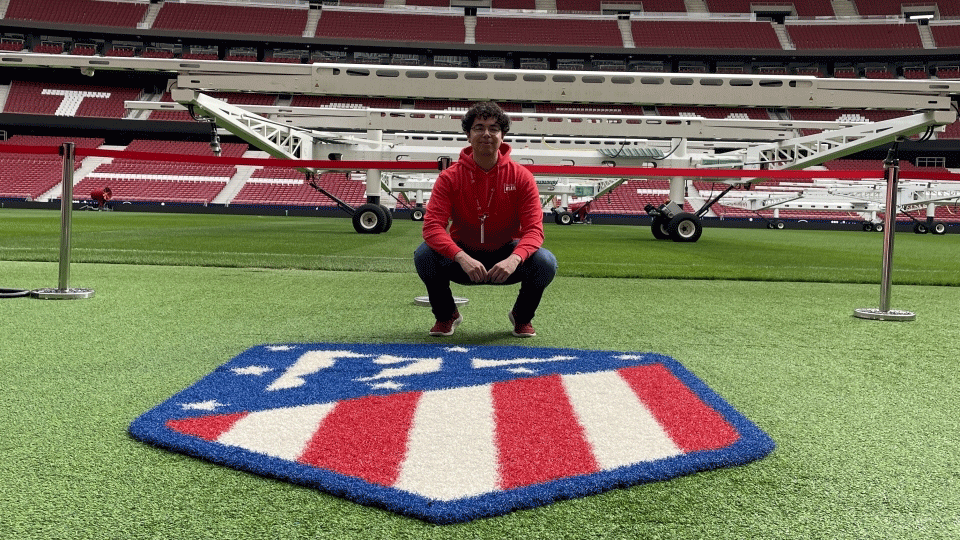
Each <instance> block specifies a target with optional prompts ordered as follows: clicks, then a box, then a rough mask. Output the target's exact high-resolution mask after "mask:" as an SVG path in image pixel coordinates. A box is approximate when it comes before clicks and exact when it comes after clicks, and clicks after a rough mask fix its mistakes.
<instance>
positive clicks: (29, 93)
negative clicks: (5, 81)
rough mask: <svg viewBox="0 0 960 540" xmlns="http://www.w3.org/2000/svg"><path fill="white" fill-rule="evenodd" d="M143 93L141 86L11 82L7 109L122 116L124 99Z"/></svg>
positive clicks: (95, 115) (5, 110) (52, 113)
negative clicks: (123, 86)
mask: <svg viewBox="0 0 960 540" xmlns="http://www.w3.org/2000/svg"><path fill="white" fill-rule="evenodd" d="M141 92H142V90H141V89H140V88H122V87H108V86H97V85H89V86H88V85H80V84H67V83H52V82H45V83H40V82H33V81H12V83H11V85H10V93H9V96H8V98H7V103H6V105H5V106H4V112H8V113H20V114H44V115H57V116H90V117H101V118H123V117H124V115H125V114H126V109H125V108H124V101H126V100H135V99H137V98H138V97H139V96H140V94H141Z"/></svg>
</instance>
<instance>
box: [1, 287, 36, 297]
mask: <svg viewBox="0 0 960 540" xmlns="http://www.w3.org/2000/svg"><path fill="white" fill-rule="evenodd" d="M29 295H30V291H28V290H25V289H0V298H20V297H23V296H29Z"/></svg>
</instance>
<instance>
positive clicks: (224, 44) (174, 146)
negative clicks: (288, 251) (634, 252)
mask: <svg viewBox="0 0 960 540" xmlns="http://www.w3.org/2000/svg"><path fill="white" fill-rule="evenodd" d="M470 3H471V4H472V3H475V2H470ZM311 4H312V5H311ZM481 4H484V5H482V6H479V9H477V8H467V9H464V8H463V7H456V6H457V3H456V2H453V3H451V1H450V0H404V1H395V0H389V1H385V0H349V1H344V2H333V1H332V2H326V1H324V2H306V1H304V2H289V1H287V2H285V1H280V0H278V1H276V2H274V3H271V1H270V0H263V1H260V0H258V1H255V2H236V3H233V4H227V3H224V2H220V1H216V0H187V1H175V0H167V1H165V2H148V1H146V0H144V1H119V0H44V1H37V0H9V1H8V2H0V16H2V19H3V22H4V23H5V24H6V25H7V26H6V29H5V31H3V32H2V35H0V50H5V51H22V50H28V51H32V52H43V53H48V54H57V55H60V54H64V55H73V56H89V57H92V58H97V57H100V56H103V57H115V58H134V57H138V56H139V57H144V58H168V59H178V58H182V59H204V60H235V61H244V62H256V61H263V62H276V63H300V62H313V61H324V62H351V63H354V62H362V63H377V64H391V63H392V64H402V65H438V66H479V67H497V68H504V69H510V68H516V67H525V68H530V69H546V68H554V69H569V70H604V71H624V70H632V71H654V72H673V71H680V72H689V73H744V74H750V73H760V74H780V75H789V74H797V75H813V76H835V77H847V78H866V79H896V78H904V79H950V78H952V79H957V78H960V62H957V61H956V55H955V54H953V53H956V51H957V50H960V20H958V18H960V2H957V1H956V0H924V1H920V2H905V1H901V0H843V1H831V0H793V1H790V2H776V1H774V2H752V1H750V0H702V1H701V2H685V1H684V0H636V1H632V0H546V1H542V0H490V1H489V3H488V5H489V9H487V8H486V5H487V3H481ZM618 4H620V5H621V8H622V9H618ZM4 6H5V7H4ZM451 6H453V7H451ZM641 7H642V13H636V12H638V11H640V10H641ZM843 8H850V11H849V12H845V11H843ZM4 9H5V11H4ZM924 10H928V11H934V12H935V18H934V20H931V21H929V24H926V23H925V24H922V25H921V24H918V23H917V22H915V21H912V20H910V19H907V18H906V17H905V16H904V14H906V13H914V12H917V11H924ZM617 11H620V12H621V13H620V14H619V15H617V14H615V12H617ZM631 11H633V12H635V13H633V14H628V13H627V12H631ZM105 12H109V14H110V16H109V17H105V16H104V13H105ZM758 14H759V15H758ZM771 14H776V15H777V16H771ZM784 15H789V16H788V17H786V19H784V17H783V16H784ZM18 22H22V23H23V24H22V26H23V28H17V25H18ZM38 23H41V25H44V26H45V29H44V30H42V31H40V30H37V29H36V26H37V25H38ZM47 26H49V27H50V28H49V29H48V28H46V27H47ZM71 29H76V30H77V32H72V31H71ZM141 31H146V32H145V33H146V34H149V35H147V36H144V35H141ZM72 34H76V35H72ZM794 48H795V50H796V53H797V55H795V56H796V58H788V57H787V56H786V55H787V54H790V55H793V51H791V49H794ZM891 50H893V51H895V53H896V54H892V55H890V54H886V52H885V51H891ZM786 51H790V52H789V53H788V52H786ZM951 55H952V56H951ZM20 74H21V72H17V73H14V74H12V75H11V76H10V77H9V78H8V80H7V81H6V82H4V83H3V85H4V86H7V85H8V86H7V87H6V93H5V98H4V101H3V112H4V113H11V114H18V115H36V116H43V117H73V118H80V117H82V118H95V119H106V120H123V121H124V122H127V121H129V119H130V116H129V115H128V114H127V111H126V110H125V109H124V101H128V100H138V99H154V100H157V101H161V102H170V101H171V98H170V95H169V93H164V92H162V90H158V89H157V88H156V87H152V84H153V83H146V82H145V83H144V84H143V86H142V87H140V86H138V83H137V81H136V77H133V76H131V77H129V78H128V80H129V81H131V82H129V85H128V86H123V85H125V84H128V83H127V82H126V81H122V82H120V83H119V84H118V83H117V82H116V81H117V79H118V78H117V77H114V78H113V79H111V81H110V83H101V82H100V77H99V75H97V76H94V77H92V78H90V79H88V78H84V77H78V76H76V72H71V73H70V76H69V77H64V78H63V80H62V81H60V80H57V82H50V81H52V80H53V79H52V78H51V77H38V79H39V80H28V79H29V78H24V79H21V78H18V76H19V75H20ZM159 86H160V88H161V89H162V88H163V86H162V84H161V85H159ZM212 95H213V96H214V97H218V98H220V99H224V100H226V101H228V102H229V103H232V104H236V105H265V106H271V105H281V104H282V105H289V106H292V107H336V108H363V107H375V108H394V109H399V108H408V109H409V108H416V109H427V110H442V111H453V112H459V111H462V110H464V109H466V108H467V107H468V106H469V105H470V104H471V102H470V101H466V100H464V99H449V100H443V99H419V98H415V97H412V96H411V97H405V96H391V97H356V96H334V95H326V96H306V95H278V94H246V93H224V92H213V93H212ZM629 101H630V100H629V98H628V97H626V96H625V99H624V103H622V104H604V105H592V104H568V103H549V102H543V100H538V99H537V98H536V96H530V101H529V102H525V103H520V102H510V103H502V104H501V105H502V106H503V107H504V109H505V110H507V112H510V113H520V112H535V113H544V114H557V115H559V114H577V113H581V114H625V115H638V116H639V115H644V114H647V115H650V114H661V115H671V116H673V115H681V116H685V115H690V116H703V117H705V118H734V119H737V118H743V119H758V120H768V119H771V118H783V119H785V120H786V119H788V118H792V119H795V120H815V121H835V120H841V121H880V120H886V119H889V118H895V117H898V116H902V115H905V114H908V113H906V112H885V111H876V110H870V109H869V104H864V107H865V108H864V109H862V110H852V109H851V110H836V109H829V110H826V109H825V110H816V109H794V108H789V109H783V110H777V109H773V108H771V109H769V110H767V109H762V108H750V107H677V106H658V107H653V106H647V107H642V106H639V105H636V104H633V103H630V102H629ZM452 116H454V117H455V115H452ZM138 118H140V119H149V120H152V121H157V122H159V123H162V122H193V121H194V120H193V119H192V118H190V116H189V114H187V113H186V112H183V111H170V110H165V111H153V112H151V113H150V114H143V115H140V116H139V117H138ZM47 120H49V119H47ZM118 123H123V122H118ZM16 129H17V127H16V126H11V127H10V128H9V130H10V131H11V133H14V134H13V135H12V136H11V137H10V138H9V141H8V143H13V144H28V145H55V144H59V142H58V141H60V139H58V138H56V137H52V138H43V137H41V138H34V139H30V138H26V136H25V135H21V134H16ZM811 133H812V132H811ZM936 138H937V139H939V140H940V141H941V142H948V143H950V142H955V141H956V140H960V127H958V126H957V125H956V124H953V125H951V126H948V127H947V129H946V130H945V131H943V132H941V133H938V134H937V135H936ZM71 140H77V139H76V138H72V139H71ZM82 144H92V145H94V146H100V145H103V144H104V139H97V138H90V139H83V142H82ZM117 146H126V149H127V150H130V151H146V152H160V153H169V154H174V155H184V154H186V155H202V156H209V155H210V148H209V144H208V143H206V142H177V143H174V142H161V143H158V144H153V143H152V142H150V141H148V140H142V139H134V140H132V141H127V142H126V143H125V144H124V145H117ZM221 147H222V149H223V153H224V155H228V156H236V157H239V156H242V155H244V153H245V152H246V151H248V150H250V147H249V146H248V145H246V143H230V142H227V143H223V144H221ZM954 150H958V149H956V148H954ZM88 159H89V158H88ZM83 163H84V164H86V165H87V169H88V170H89V169H92V170H90V172H87V173H85V176H84V178H83V179H82V180H81V181H80V182H79V183H78V184H77V186H76V187H77V190H76V191H75V195H76V196H77V198H78V200H82V199H84V198H86V196H88V195H89V191H91V190H92V189H99V188H101V187H103V186H104V185H110V186H111V188H112V189H113V190H114V193H115V198H116V200H125V201H133V202H155V203H159V202H176V203H185V204H186V203H189V204H212V203H213V201H215V200H217V201H220V202H223V203H224V204H230V205H238V206H244V205H247V206H300V207H333V206H335V204H334V203H333V202H332V201H331V200H329V199H328V198H327V197H325V196H323V195H322V194H320V193H318V192H317V191H316V190H314V189H313V188H311V187H310V186H308V185H306V184H305V183H304V181H303V178H302V175H301V174H300V173H298V172H295V171H293V170H291V169H286V168H281V167H276V168H272V167H266V168H256V170H254V171H252V173H250V177H249V178H246V177H245V176H242V175H239V173H238V169H237V168H236V167H233V166H222V165H199V164H179V163H165V162H153V161H144V160H132V159H121V158H117V159H112V160H110V159H104V160H102V161H94V162H90V161H83ZM93 164H96V165H95V166H94V165H93ZM826 166H827V167H829V168H831V169H833V168H836V169H840V168H844V167H847V168H848V169H846V170H850V169H849V168H853V169H857V168H860V167H864V168H868V170H873V169H876V168H877V164H876V162H874V161H850V160H845V161H840V162H835V163H834V162H831V163H828V164H826ZM77 167H78V170H80V169H81V163H80V160H78V164H77ZM902 167H903V168H904V169H905V170H909V169H910V167H911V166H910V165H909V163H907V162H902ZM247 172H249V171H247ZM60 175H61V164H60V161H59V158H57V157H55V156H50V157H49V158H48V157H47V156H41V155H26V154H22V155H21V154H17V153H10V152H3V153H0V198H4V199H24V200H38V199H43V198H49V199H55V198H56V197H57V196H58V195H57V193H58V185H59V180H60ZM238 175H239V176H238ZM317 182H318V184H319V185H321V186H322V187H324V189H327V190H328V191H330V192H331V193H333V194H334V195H336V196H337V197H339V198H341V199H342V200H344V201H346V202H348V204H353V205H359V204H361V203H363V202H364V201H365V194H364V190H365V183H364V180H363V179H362V176H361V175H348V174H344V173H327V174H323V175H321V176H320V177H319V178H318V179H317ZM234 184H236V185H234ZM228 185H230V186H231V189H227V188H226V186H228ZM691 186H692V187H693V189H692V190H691V192H690V194H691V199H693V202H691V201H689V200H688V201H687V202H686V203H685V205H684V207H685V208H686V209H687V210H688V211H692V210H694V209H695V208H696V207H699V205H700V204H701V203H700V202H699V201H701V200H702V199H703V197H709V195H710V194H712V193H716V192H717V191H718V190H719V189H721V188H722V186H721V187H718V186H717V185H714V184H712V183H705V182H700V181H696V182H692V183H691ZM774 187H775V186H774ZM767 188H769V186H767V187H763V188H758V189H767ZM232 193H235V194H234V195H231V194H232ZM668 193H669V185H668V183H667V182H666V181H659V180H656V181H651V180H643V181H634V180H631V181H629V182H625V183H624V184H622V185H621V186H619V187H618V188H616V189H615V190H613V191H612V192H610V193H609V194H606V195H604V196H602V197H600V198H598V199H597V200H595V201H593V202H592V203H591V207H590V211H591V213H598V214H614V215H625V216H639V215H645V213H644V211H643V207H644V206H645V205H646V204H654V205H659V204H660V203H662V202H663V201H664V200H665V199H666V198H667V196H668ZM698 197H699V198H698ZM715 210H716V213H717V215H719V216H723V217H730V218H733V217H744V218H750V217H756V216H757V214H756V213H754V212H748V211H745V210H742V209H738V208H734V207H730V206H725V205H722V204H719V205H717V206H716V207H715ZM957 214H958V212H957V210H956V208H950V207H947V208H938V209H937V215H938V217H940V216H941V215H943V216H945V217H946V218H949V219H952V220H955V221H960V215H957ZM760 215H763V216H772V215H773V214H772V211H763V212H761V214H760ZM779 215H780V217H788V218H795V219H828V220H829V219H838V218H840V219H852V220H856V219H862V218H860V217H859V216H856V215H850V214H849V213H845V214H837V213H834V214H831V213H826V214H822V213H818V212H805V211H799V210H782V211H781V212H780V214H779Z"/></svg>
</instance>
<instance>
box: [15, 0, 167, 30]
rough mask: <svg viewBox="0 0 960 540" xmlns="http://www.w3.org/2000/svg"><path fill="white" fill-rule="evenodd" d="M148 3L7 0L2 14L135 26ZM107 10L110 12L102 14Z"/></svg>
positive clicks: (68, 22) (91, 0)
mask: <svg viewBox="0 0 960 540" xmlns="http://www.w3.org/2000/svg"><path fill="white" fill-rule="evenodd" d="M148 7H149V4H146V3H133V2H110V1H104V0H43V1H42V2H39V1H37V0H9V5H8V6H7V12H6V15H5V17H4V18H7V19H20V20H24V21H37V22H46V23H61V24H75V25H83V26H117V27H126V28H136V27H137V24H138V23H139V22H140V21H141V20H142V19H143V17H144V15H145V14H146V12H147V8H148ZM106 13H109V16H106V15H105V14H106Z"/></svg>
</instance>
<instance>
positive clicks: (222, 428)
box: [167, 412, 249, 441]
mask: <svg viewBox="0 0 960 540" xmlns="http://www.w3.org/2000/svg"><path fill="white" fill-rule="evenodd" d="M247 414H249V413H246V412H241V413H234V414H211V415H209V416H197V417H194V418H181V419H178V420H167V427H168V428H170V429H172V430H174V431H176V432H178V433H183V434H184V435H193V436H194V437H200V438H201V439H204V440H207V441H215V440H217V438H218V437H219V436H220V435H222V434H223V433H224V432H226V431H229V430H230V428H232V427H233V425H234V424H236V423H237V421H238V420H240V419H241V418H243V417H244V416H246V415H247Z"/></svg>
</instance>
